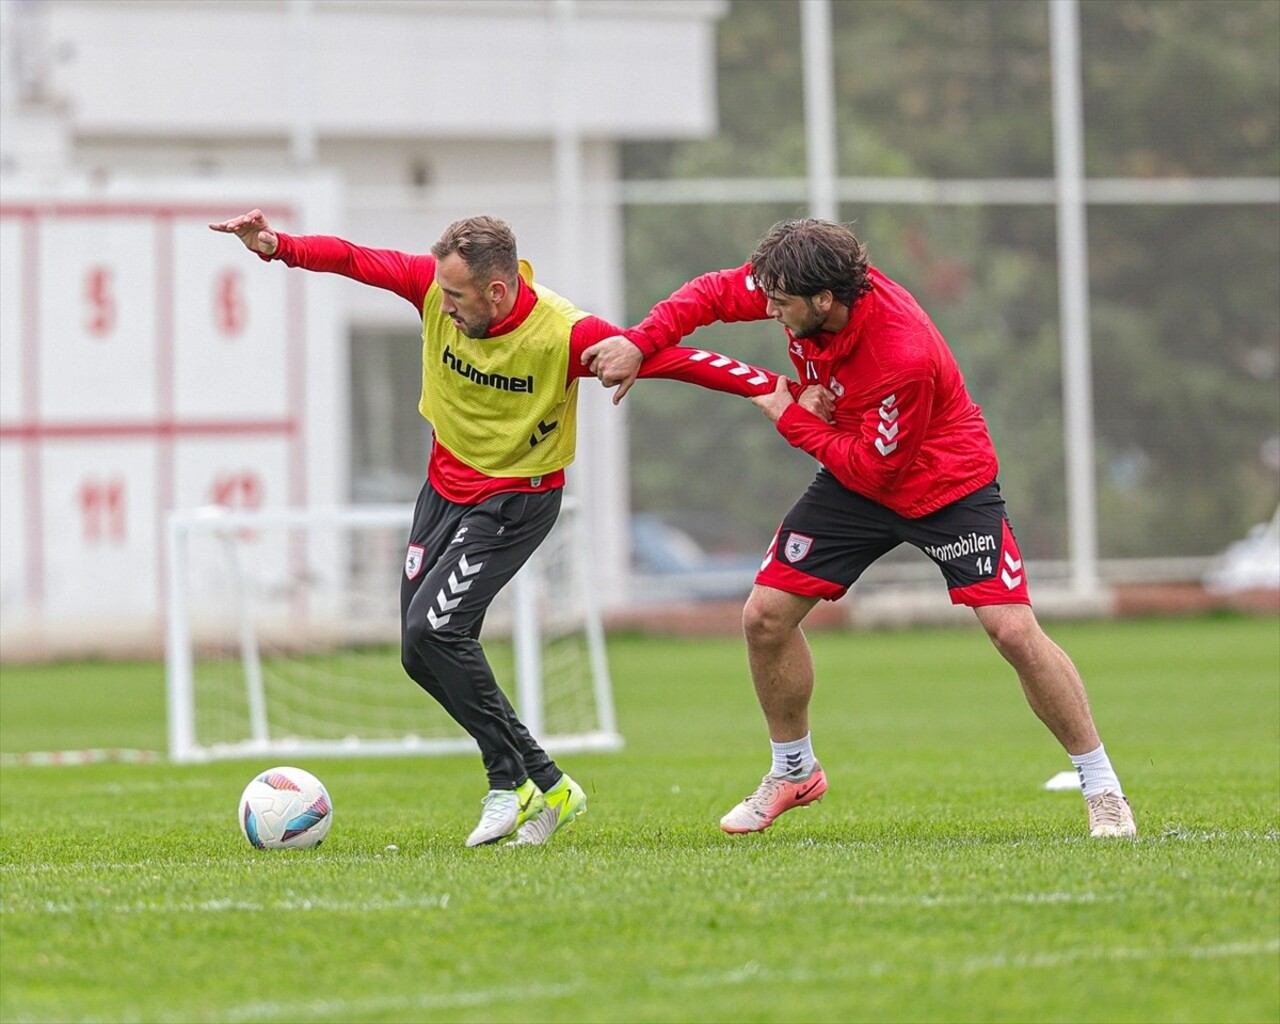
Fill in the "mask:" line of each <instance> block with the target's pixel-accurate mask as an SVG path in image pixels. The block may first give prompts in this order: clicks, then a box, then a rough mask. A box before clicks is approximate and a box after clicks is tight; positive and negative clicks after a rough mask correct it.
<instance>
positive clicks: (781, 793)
mask: <svg viewBox="0 0 1280 1024" xmlns="http://www.w3.org/2000/svg"><path fill="white" fill-rule="evenodd" d="M816 603H817V600H816V598H809V597H798V596H796V595H794V594H787V593H784V592H783V591H780V590H774V589H772V588H771V587H761V586H757V587H755V588H754V589H753V590H752V591H751V596H750V597H749V598H748V599H747V604H746V607H745V608H744V609H743V613H742V628H743V632H744V633H745V634H746V638H747V660H748V662H749V664H750V667H751V681H752V683H753V684H754V685H755V689H756V698H757V699H758V700H759V701H760V709H761V710H762V711H763V712H764V717H765V722H766V724H767V725H768V727H769V741H770V746H771V747H772V750H773V767H772V769H771V770H770V772H769V774H768V775H766V776H765V777H764V779H763V780H762V781H761V783H760V785H759V787H757V789H756V791H755V792H754V793H752V794H751V795H750V796H748V797H747V798H746V799H745V800H743V801H742V802H741V803H740V804H738V805H737V806H736V807H734V808H733V810H731V811H730V812H729V813H728V814H726V815H725V816H724V817H723V818H721V819H720V827H721V828H722V829H724V831H726V832H735V833H737V832H762V831H764V830H765V829H766V828H768V827H769V826H770V825H772V824H773V822H774V820H775V819H776V818H777V817H778V815H780V814H782V813H783V812H784V811H789V810H791V809H792V808H794V807H804V806H806V805H808V804H811V803H814V802H816V801H817V800H819V799H821V798H822V794H823V793H825V792H826V791H827V777H826V774H825V773H824V772H823V770H822V766H821V765H820V764H818V762H817V760H816V759H815V758H814V756H813V747H812V744H811V743H810V740H809V700H810V698H811V697H812V696H813V656H812V654H811V653H810V651H809V643H808V641H807V640H805V637H804V633H803V631H802V630H801V629H800V623H801V622H802V621H803V619H804V617H805V616H806V615H808V614H809V611H810V609H812V608H813V606H814V605H815V604H816Z"/></svg>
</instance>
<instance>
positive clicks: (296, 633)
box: [165, 499, 622, 762]
mask: <svg viewBox="0 0 1280 1024" xmlns="http://www.w3.org/2000/svg"><path fill="white" fill-rule="evenodd" d="M412 518H413V509H412V507H410V506H407V505H352V506H343V507H334V508H285V509H271V510H262V511H255V512H240V511H231V510H228V509H225V508H221V507H213V508H208V509H198V510H194V511H180V512H174V513H171V514H170V515H169V517H168V521H167V531H166V553H167V557H168V580H167V595H166V597H167V600H166V639H165V650H166V675H167V702H168V731H169V757H170V758H171V759H172V760H173V761H177V762H186V761H203V760H211V759H217V758H235V757H249V756H265V755H271V756H273V757H278V758H284V757H285V756H286V755H289V756H293V757H301V756H332V755H342V756H347V755H396V754H445V753H461V752H472V753H474V752H475V750H476V747H475V742H474V741H473V740H472V739H471V737H469V736H467V735H466V733H464V732H463V731H462V730H461V729H460V728H459V727H458V726H457V725H456V724H455V723H454V722H453V721H452V719H450V718H449V717H448V716H447V715H446V714H445V713H444V711H443V710H442V709H441V708H440V707H439V706H438V705H437V704H436V702H435V701H434V700H432V699H431V698H430V697H429V696H428V695H426V694H425V693H423V692H422V691H421V690H420V689H419V688H418V687H417V686H416V685H415V684H414V683H413V681H412V680H411V679H410V678H409V677H408V676H407V675H406V674H405V672H404V669H403V668H402V666H401V664H400V640H399V623H400V611H399V579H400V574H401V573H402V572H403V571H404V553H405V543H406V538H407V536H408V530H409V525H410V522H411V520H412ZM585 533H586V531H585V526H584V518H583V515H582V511H581V508H580V506H579V505H578V503H577V502H576V501H574V500H573V499H566V500H565V503H564V508H563V510H562V512H561V515H560V520H559V522H558V523H557V524H556V526H555V528H554V529H553V530H552V532H551V534H550V536H548V538H547V539H546V541H544V542H543V544H542V546H541V547H540V548H539V550H538V551H537V552H536V553H535V554H534V556H533V558H532V559H530V561H529V562H528V564H526V565H525V567H524V568H523V569H521V571H520V572H519V573H518V574H517V575H516V576H515V578H514V579H513V580H512V582H511V584H510V585H509V586H508V587H507V588H506V589H505V590H504V591H503V592H502V593H501V594H499V595H498V598H497V599H496V600H495V601H494V603H493V605H492V606H491V607H490V609H489V613H488V615H487V616H486V619H485V624H484V630H483V633H482V635H481V640H482V642H483V644H484V648H485V652H486V654H487V656H488V657H489V660H490V663H491V664H492V665H493V669H494V673H495V675H496V676H497V679H498V682H499V684H500V685H501V686H502V687H503V689H504V690H506V691H507V693H508V694H509V695H510V696H511V699H512V702H513V703H514V704H515V706H516V709H517V711H518V712H519V714H520V716H521V719H522V720H523V721H524V723H525V724H526V725H527V726H528V727H529V729H530V731H531V732H532V733H533V734H534V736H535V737H537V738H538V740H539V741H540V742H541V743H543V745H544V746H545V747H546V748H547V749H548V750H549V751H554V752H561V753H563V752H568V751H581V750H617V749H620V748H621V746H622V737H621V736H620V735H619V733H618V731H617V724H616V720H615V716H614V708H613V693H612V686H611V682H610V679H609V668H608V660H607V657H606V651H605V639H604V628H603V624H602V621H601V617H600V611H599V605H598V603H597V602H596V600H595V599H594V597H593V594H592V585H591V584H592V580H591V573H590V566H589V564H588V561H587V560H588V557H589V551H590V545H589V544H588V543H587V539H586V536H585Z"/></svg>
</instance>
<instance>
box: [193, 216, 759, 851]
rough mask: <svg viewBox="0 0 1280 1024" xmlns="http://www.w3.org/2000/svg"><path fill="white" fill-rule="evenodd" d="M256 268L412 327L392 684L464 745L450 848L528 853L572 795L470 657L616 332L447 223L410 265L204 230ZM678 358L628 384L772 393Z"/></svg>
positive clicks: (400, 257)
mask: <svg viewBox="0 0 1280 1024" xmlns="http://www.w3.org/2000/svg"><path fill="white" fill-rule="evenodd" d="M209 227H210V228H212V229H213V230H215V231H220V232H224V233H227V234H234V235H236V236H237V237H238V238H239V239H240V241H241V242H243V243H244V245H245V246H246V248H248V249H249V251H250V252H253V253H256V254H257V255H258V256H259V257H260V258H262V259H263V260H279V261H280V262H282V263H284V264H285V265H287V266H290V267H301V268H303V269H306V270H312V271H326V272H329V273H334V274H342V275H344V276H346V277H349V278H352V279H354V280H356V281H360V282H362V283H364V284H368V285H373V286H374V287H378V288H385V289H387V290H389V291H392V292H395V293H396V294H397V295H400V296H401V297H402V298H404V299H406V300H407V301H408V302H410V303H411V304H412V305H413V308H414V310H415V312H416V313H417V315H418V316H419V317H420V318H421V322H422V354H423V359H422V392H421V399H420V401H419V409H420V411H421V413H422V415H423V417H424V418H425V419H426V420H428V421H429V422H430V423H431V425H432V428H433V437H432V447H431V456H430V461H429V463H428V466H427V474H426V475H427V479H426V482H425V483H424V484H423V487H422V492H421V494H420V495H419V496H418V502H417V506H416V508H415V510H414V519H413V526H412V528H411V531H410V535H409V539H408V546H407V550H406V553H405V562H404V572H403V574H402V576H401V580H400V609H401V636H402V649H401V660H402V662H403V664H404V668H405V671H406V672H407V673H408V674H409V676H410V677H411V678H412V679H413V680H414V681H415V682H416V683H417V684H418V685H419V686H421V687H422V689H424V690H425V691H427V693H429V694H431V696H432V697H434V698H435V699H436V700H437V701H438V702H439V703H440V704H441V706H442V707H444V709H445V710H446V711H447V712H448V713H449V714H450V715H451V716H452V717H453V718H454V720H455V721H457V722H458V724H459V725H461V726H462V727H463V728H464V729H466V731H467V732H468V733H469V734H470V735H471V737H472V738H473V739H474V740H475V741H476V745H477V746H478V747H479V749H480V754H481V757H482V759H483V761H484V766H485V771H486V773H487V774H488V777H489V792H488V793H487V794H486V795H485V797H484V800H483V801H482V810H481V816H480V823H479V824H478V825H477V826H476V827H475V829H474V830H473V831H472V832H471V835H470V836H469V837H468V838H467V842H466V845H467V846H483V845H488V844H491V843H496V842H500V841H502V840H504V839H508V838H509V837H513V836H514V838H512V839H510V841H511V842H513V843H520V844H540V843H544V842H546V840H547V839H549V838H550V837H551V836H552V834H554V833H555V832H556V831H557V830H558V829H560V828H561V827H563V826H564V825H567V824H568V823H569V822H570V821H572V820H573V819H574V818H575V817H577V816H578V815H580V814H582V813H583V812H584V811H585V810H586V794H585V793H584V791H583V790H582V787H580V786H579V785H578V784H577V783H576V782H574V780H573V779H572V778H570V777H569V775H567V774H566V773H565V772H563V771H561V769H560V768H559V767H558V766H557V765H556V763H555V762H554V761H553V760H552V759H551V758H550V757H548V756H547V754H546V752H545V751H544V750H543V749H542V747H541V746H540V745H539V743H538V741H537V740H536V739H535V738H534V737H533V736H532V735H531V734H530V733H529V730H528V729H527V728H526V727H525V725H524V724H523V723H522V722H521V721H520V719H519V718H518V717H517V716H516V713H515V711H514V710H513V708H512V706H511V702H510V701H509V700H508V699H507V697H506V695H505V694H504V693H503V692H502V689H501V688H500V687H499V686H498V683H497V681H496V680H495V679H494V675H493V670H492V668H491V667H490V665H489V662H488V659H487V658H486V657H485V654H484V651H483V649H482V648H481V646H480V641H479V634H480V626H481V624H482V623H483V621H484V616H485V612H486V611H487V609H488V607H489V605H490V603H491V602H492V601H493V599H494V597H495V596H496V595H497V593H498V591H499V590H501V589H502V587H504V586H505V585H506V584H507V582H508V581H509V580H510V579H511V578H512V577H513V576H514V575H515V574H516V572H517V570H519V568H520V567H521V566H522V565H524V563H525V562H526V561H527V560H528V559H529V557H530V556H531V555H532V554H533V552H534V551H535V550H536V549H537V547H538V545H539V544H541V543H542V541H543V539H544V538H545V537H546V536H547V534H548V533H549V532H550V530H551V528H552V526H553V525H554V524H555V521H556V517H557V516H558V514H559V512H560V503H561V495H562V493H563V488H564V483H565V467H566V466H568V464H569V463H570V462H572V461H573V457H574V453H575V450H576V440H577V415H576V413H577V398H578V381H579V379H580V378H582V377H589V376H590V375H591V371H590V370H588V369H587V368H586V366H585V365H584V363H583V360H582V355H583V353H584V352H585V351H586V350H587V349H588V348H589V347H590V346H591V345H593V344H594V343H596V342H598V341H600V340H602V339H605V338H609V337H612V336H616V335H617V334H618V333H619V329H618V328H617V327H615V326H614V325H613V324H610V323H608V322H607V321H605V320H601V319H600V318H599V317H595V316H591V315H589V314H587V313H584V312H583V311H582V310H579V309H578V308H576V307H575V306H574V305H573V304H572V303H570V302H569V301H567V300H566V299H563V298H562V297H561V296H559V295H557V294H556V293H555V292H553V291H551V290H550V289H547V288H544V287H542V286H541V285H539V284H535V283H534V280H533V268H532V267H530V266H529V264H528V263H526V262H525V261H524V260H520V259H518V258H517V255H516V239H515V235H514V234H513V233H512V231H511V228H510V227H509V226H508V225H507V224H506V223H504V222H503V221H501V220H498V219H497V218H494V217H485V216H481V217H469V218H466V219H464V220H460V221H456V222H455V223H453V224H451V225H450V226H449V227H448V228H447V229H446V230H445V232H444V233H443V234H442V235H441V237H440V239H439V240H438V241H437V242H436V243H435V244H434V245H433V246H432V247H431V252H430V254H421V255H415V254H410V253H403V252H397V251H395V250H390V249H370V248H366V247H364V246H359V245H354V244H353V243H351V242H347V241H344V240H343V239H341V238H334V237H332V236H327V235H297V236H294V235H288V234H285V233H284V232H282V231H276V230H274V229H273V228H272V227H271V225H270V224H269V223H268V222H267V218H266V217H265V216H264V215H263V213H262V211H261V210H252V211H250V212H249V213H246V214H242V215H241V216H239V217H233V218H231V219H230V220H226V221H221V222H219V223H215V224H210V225H209ZM708 356H709V354H708V353H706V352H696V351H694V350H692V349H681V350H675V349H673V350H671V351H669V352H667V353H663V354H660V355H658V356H655V358H654V359H651V360H649V361H648V362H647V363H646V365H645V367H644V372H643V375H644V376H654V377H670V378H674V379H677V380H684V381H689V382H691V383H696V384H700V385H703V386H704V387H708V388H712V389H714V390H717V391H726V392H729V393H731V394H736V395H743V396H748V397H751V396H754V395H758V394H761V393H768V392H770V391H772V390H773V387H774V384H775V382H776V380H777V377H776V375H775V374H771V373H769V372H767V371H764V370H759V369H756V368H755V367H750V366H747V365H746V364H743V363H739V362H737V361H736V360H730V359H724V358H709V357H708Z"/></svg>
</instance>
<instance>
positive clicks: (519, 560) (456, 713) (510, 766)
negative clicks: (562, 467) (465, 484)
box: [400, 481, 561, 790]
mask: <svg viewBox="0 0 1280 1024" xmlns="http://www.w3.org/2000/svg"><path fill="white" fill-rule="evenodd" d="M560 501H561V492H560V491H559V490H558V489H557V490H553V491H542V492H539V493H537V494H524V493H514V492H513V493H509V494H499V495H495V496H494V497H492V498H490V499H488V500H487V501H485V502H484V503H483V504H480V505H457V504H455V503H453V502H451V501H446V500H445V499H444V498H442V497H441V496H440V495H439V494H438V493H437V492H436V490H435V488H434V487H432V486H431V483H430V481H428V482H427V483H426V484H425V485H424V486H423V488H422V493H421V494H419V495H418V504H417V507H416V509H415V510H414V517H413V529H412V531H411V532H410V535H409V550H408V553H407V555H406V558H405V566H404V573H403V575H402V577H401V580H400V628H401V661H402V662H403V664H404V668H405V671H406V672H408V673H409V676H410V678H412V679H413V681H414V682H416V683H417V684H418V685H419V686H421V687H422V688H423V689H424V690H426V691H427V692H428V693H429V694H431V696H432V697H434V698H435V699H436V700H437V701H439V702H440V704H441V706H442V707H443V708H444V709H445V710H446V711H447V712H448V713H449V714H450V715H451V716H452V717H453V719H454V721H456V722H457V723H458V724H459V725H461V726H462V727H463V728H464V729H466V731H467V732H468V733H469V734H470V735H471V736H472V737H473V738H474V739H475V741H476V744H477V745H478V746H479V748H480V756H481V757H482V758H483V759H484V766H485V770H486V771H487V772H488V775H489V788H490V789H511V788H514V787H516V786H519V785H521V784H523V783H524V781H525V780H526V779H528V778H532V779H533V780H534V782H535V783H536V784H537V785H538V786H539V787H540V788H542V789H544V790H545V789H549V788H550V787H551V786H553V785H554V784H555V783H556V782H558V781H559V778H560V770H559V769H558V768H557V767H556V765H555V763H554V762H553V761H552V760H551V759H550V758H549V757H548V756H547V754H546V752H545V751H544V750H543V749H542V748H541V747H540V746H539V745H538V743H537V741H536V740H534V738H533V737H532V736H531V735H530V734H529V730H528V729H526V728H525V727H524V724H523V723H522V722H521V721H520V719H519V718H517V717H516V713H515V711H514V709H513V708H512V707H511V702H510V701H509V700H508V699H507V697H506V694H504V693H503V692H502V689H501V687H499V686H498V683H497V681H496V680H495V679H494V676H493V669H492V668H490V666H489V661H488V659H487V658H486V657H485V655H484V651H483V650H482V649H481V647H480V641H479V636H480V627H481V625H483V623H484V616H485V612H486V611H487V610H488V608H489V605H490V603H491V602H492V601H493V599H494V597H495V596H496V595H497V593H498V591H499V590H501V589H502V588H503V587H504V586H506V584H507V581H508V580H510V579H511V577H512V576H514V575H515V574H516V572H517V571H518V570H519V568H520V567H521V566H522V565H524V563H525V562H527V561H528V560H529V556H531V555H532V554H533V552H534V551H535V550H536V549H537V547H538V545H539V544H541V543H542V541H543V539H544V538H545V537H546V536H547V534H548V533H550V532H551V527H552V526H554V525H555V521H556V517H557V516H558V515H559V514H560Z"/></svg>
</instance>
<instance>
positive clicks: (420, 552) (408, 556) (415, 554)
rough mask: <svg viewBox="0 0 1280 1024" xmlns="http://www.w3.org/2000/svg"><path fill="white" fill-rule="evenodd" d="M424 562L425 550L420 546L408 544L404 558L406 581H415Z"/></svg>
mask: <svg viewBox="0 0 1280 1024" xmlns="http://www.w3.org/2000/svg"><path fill="white" fill-rule="evenodd" d="M425 561H426V549H425V548H423V546H422V545H421V544H410V545H409V550H408V551H407V552H405V556H404V574H405V577H406V578H407V579H411V580H414V579H417V578H418V573H420V572H422V564H423V563H424V562H425Z"/></svg>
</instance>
